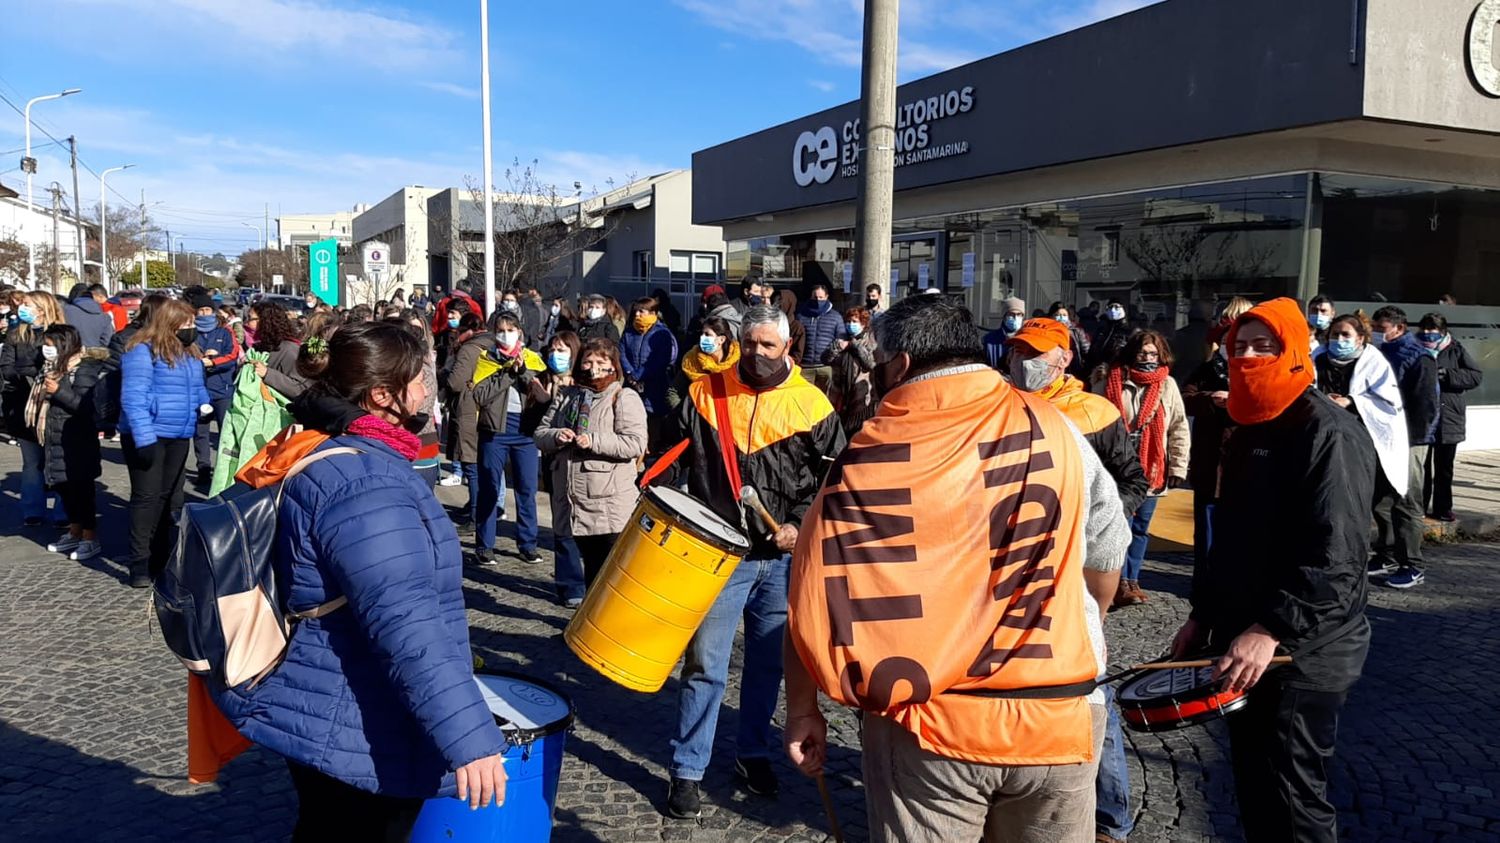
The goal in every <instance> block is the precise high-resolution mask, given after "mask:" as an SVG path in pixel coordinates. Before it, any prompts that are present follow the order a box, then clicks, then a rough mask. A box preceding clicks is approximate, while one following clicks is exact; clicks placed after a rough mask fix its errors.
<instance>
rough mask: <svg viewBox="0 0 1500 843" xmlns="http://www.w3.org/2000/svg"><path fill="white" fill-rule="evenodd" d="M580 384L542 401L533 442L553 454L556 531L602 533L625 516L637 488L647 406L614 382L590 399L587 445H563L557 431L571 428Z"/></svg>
mask: <svg viewBox="0 0 1500 843" xmlns="http://www.w3.org/2000/svg"><path fill="white" fill-rule="evenodd" d="M584 393H585V390H584V389H583V388H582V387H576V386H574V387H568V388H566V389H564V390H563V392H562V395H561V396H559V397H558V398H557V399H556V400H554V401H553V402H552V403H551V404H550V405H548V407H547V414H546V415H544V416H542V421H541V424H540V425H538V426H537V429H536V435H535V436H534V437H533V438H534V439H535V440H536V444H537V447H538V448H540V449H541V450H542V453H544V454H556V455H557V457H556V459H555V460H554V461H553V464H552V524H553V529H554V530H556V531H557V532H558V534H559V535H568V536H603V535H609V534H611V533H618V532H620V531H622V530H624V529H625V525H626V524H627V523H629V522H630V513H631V512H632V511H633V510H634V509H635V501H636V498H637V497H638V496H639V494H640V493H639V491H638V490H637V489H636V486H635V475H636V471H635V467H636V460H638V459H640V457H641V456H642V455H643V454H645V453H646V406H645V405H644V404H642V403H641V396H640V394H639V393H637V392H636V391H635V390H633V389H626V388H624V387H623V386H622V385H620V384H619V383H618V382H616V383H615V384H613V385H611V386H610V387H609V388H608V389H606V390H605V391H604V393H603V394H602V395H600V396H599V397H598V398H597V399H596V400H595V401H594V406H593V407H592V408H591V410H590V411H589V415H588V422H589V423H588V432H589V438H590V439H591V440H592V441H591V442H590V444H589V449H588V450H587V451H585V450H583V449H581V448H579V447H578V446H577V445H574V444H567V445H563V444H560V443H559V442H558V435H559V434H560V433H562V432H563V431H564V430H571V429H572V428H571V426H570V424H569V422H567V421H565V420H566V419H569V418H572V417H573V416H574V415H575V414H576V413H577V408H578V406H579V404H580V402H581V401H582V400H583V397H584Z"/></svg>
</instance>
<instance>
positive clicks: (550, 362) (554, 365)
mask: <svg viewBox="0 0 1500 843" xmlns="http://www.w3.org/2000/svg"><path fill="white" fill-rule="evenodd" d="M572 365H573V352H571V351H562V350H557V349H554V350H553V351H552V352H551V353H549V354H548V355H547V366H548V367H550V368H551V369H552V371H554V372H556V373H557V374H559V375H560V374H562V373H563V372H566V371H567V370H568V367H570V366H572Z"/></svg>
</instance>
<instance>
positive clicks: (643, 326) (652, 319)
mask: <svg viewBox="0 0 1500 843" xmlns="http://www.w3.org/2000/svg"><path fill="white" fill-rule="evenodd" d="M634 324H635V329H636V330H637V331H639V332H640V333H643V334H644V333H646V332H647V331H649V330H651V326H652V325H655V324H656V314H655V313H637V314H636V316H635V321H634Z"/></svg>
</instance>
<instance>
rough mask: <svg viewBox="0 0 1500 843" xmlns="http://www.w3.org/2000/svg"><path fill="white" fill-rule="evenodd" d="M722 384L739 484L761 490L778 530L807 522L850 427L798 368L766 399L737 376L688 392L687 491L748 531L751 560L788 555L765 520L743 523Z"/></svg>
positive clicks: (682, 418) (683, 418)
mask: <svg viewBox="0 0 1500 843" xmlns="http://www.w3.org/2000/svg"><path fill="white" fill-rule="evenodd" d="M716 380H720V381H721V382H722V383H723V385H724V389H725V395H726V398H727V402H728V407H727V409H728V415H729V423H730V425H731V426H732V427H733V428H734V441H735V456H736V457H738V458H739V470H740V482H741V483H743V484H745V485H749V486H754V487H755V491H756V492H757V493H759V495H760V499H761V501H762V502H763V503H764V504H765V506H766V509H767V510H769V511H770V513H771V516H772V517H773V518H775V519H776V522H777V523H778V524H792V525H794V526H796V525H800V524H801V523H802V516H803V515H805V514H806V513H807V510H808V508H809V507H811V506H812V502H813V498H814V497H816V496H817V494H818V489H819V487H821V486H822V485H823V477H824V475H825V474H827V472H828V468H829V467H830V466H832V465H833V460H834V459H835V458H836V457H838V455H839V452H841V451H842V450H843V449H844V444H845V439H844V429H843V426H842V425H840V424H839V417H838V413H835V412H834V411H833V405H832V404H830V403H828V398H827V397H826V396H825V395H823V393H822V391H821V390H819V389H818V388H817V387H815V386H813V385H812V384H810V383H808V382H807V381H806V380H804V379H803V377H802V372H801V370H800V369H798V368H796V367H793V369H792V374H791V377H788V378H787V379H786V381H785V382H784V383H782V384H781V385H780V386H777V387H774V388H772V389H768V390H766V391H764V392H756V391H754V390H752V389H751V388H749V387H748V386H745V385H744V384H743V383H741V382H740V379H739V373H738V371H737V370H735V369H729V370H728V371H726V372H724V373H723V374H722V376H720V377H716V376H710V377H704V378H699V379H698V380H697V381H695V382H694V383H693V384H692V386H691V387H689V389H688V396H689V398H690V400H687V401H684V402H682V405H681V406H680V407H679V408H678V413H679V416H678V420H679V422H680V423H681V425H682V430H683V434H684V435H685V436H686V437H688V438H689V439H691V440H692V444H691V445H689V446H688V450H687V452H686V453H684V454H683V456H682V459H683V460H684V463H683V467H684V468H685V470H686V471H687V477H688V491H689V492H690V493H692V494H693V496H694V497H697V498H698V499H699V500H702V501H703V502H705V503H707V504H708V505H709V506H710V507H711V508H712V509H713V511H714V512H715V513H717V514H718V516H719V517H720V518H723V519H724V520H725V521H728V522H729V523H730V524H733V525H736V526H739V525H743V526H744V528H745V529H746V530H747V535H748V536H749V537H750V540H751V544H752V548H751V551H750V558H759V559H767V558H773V557H778V556H781V555H783V554H782V552H781V551H779V550H777V549H776V548H775V546H774V545H773V544H772V543H771V541H770V535H769V533H768V532H767V530H766V529H765V527H764V525H762V524H761V522H760V519H758V518H757V519H749V518H743V517H741V512H740V506H739V504H738V503H737V502H736V500H735V491H737V490H733V489H731V488H730V484H729V477H728V475H727V474H726V472H725V470H724V457H723V454H722V452H721V450H720V445H719V429H718V427H719V425H718V422H717V420H716V418H715V413H714V398H713V385H714V382H715V381H716Z"/></svg>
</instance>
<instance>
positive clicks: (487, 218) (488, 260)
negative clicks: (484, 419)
mask: <svg viewBox="0 0 1500 843" xmlns="http://www.w3.org/2000/svg"><path fill="white" fill-rule="evenodd" d="M479 98H480V100H481V103H480V113H481V115H482V119H481V120H480V122H481V123H483V124H484V125H483V129H482V131H483V132H484V144H483V146H484V315H485V318H486V319H488V318H489V317H490V316H491V315H493V314H494V312H495V205H494V195H493V194H494V183H495V165H494V162H493V161H492V160H491V155H490V152H491V150H490V0H479Z"/></svg>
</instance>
